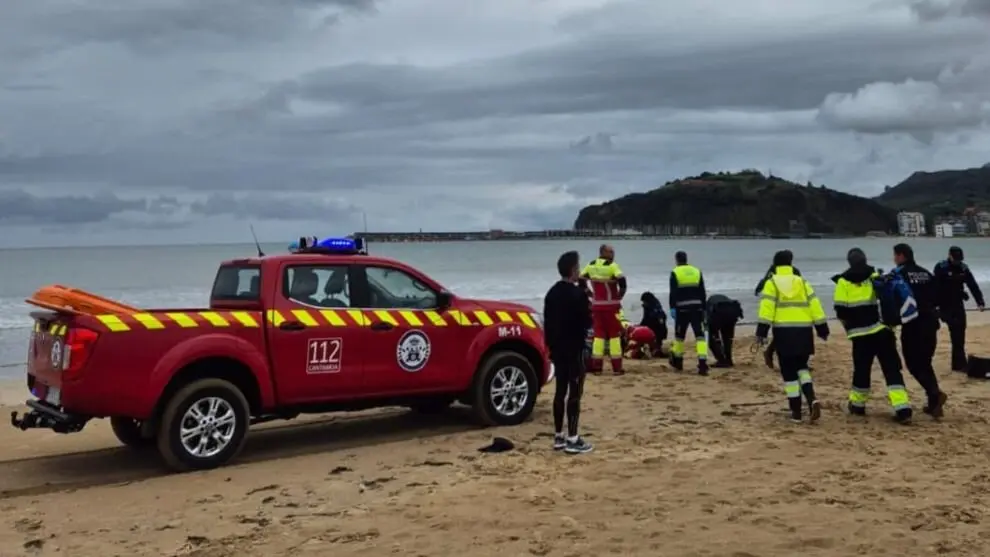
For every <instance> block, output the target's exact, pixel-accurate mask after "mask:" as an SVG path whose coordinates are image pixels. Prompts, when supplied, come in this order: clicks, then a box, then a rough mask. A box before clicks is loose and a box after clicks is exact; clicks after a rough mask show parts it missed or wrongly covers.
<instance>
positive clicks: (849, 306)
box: [833, 271, 887, 338]
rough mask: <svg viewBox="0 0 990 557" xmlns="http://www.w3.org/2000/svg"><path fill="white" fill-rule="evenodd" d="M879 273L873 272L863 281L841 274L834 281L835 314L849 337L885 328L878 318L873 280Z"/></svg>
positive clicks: (878, 308)
mask: <svg viewBox="0 0 990 557" xmlns="http://www.w3.org/2000/svg"><path fill="white" fill-rule="evenodd" d="M879 277H880V274H879V273H877V272H875V271H874V272H873V273H872V274H871V275H870V277H869V278H868V279H866V280H865V281H863V282H853V281H851V280H849V279H847V278H845V277H843V276H841V275H840V276H839V277H837V278H836V281H835V296H834V297H833V300H834V303H835V316H836V317H838V318H839V321H841V322H842V326H843V327H844V328H845V329H846V336H847V337H849V338H856V337H862V336H866V335H872V334H874V333H878V332H880V331H882V330H884V329H886V328H887V327H886V325H884V324H883V321H882V320H881V318H880V306H879V305H878V303H877V302H878V300H877V292H876V289H875V288H874V287H873V280H874V279H876V278H879Z"/></svg>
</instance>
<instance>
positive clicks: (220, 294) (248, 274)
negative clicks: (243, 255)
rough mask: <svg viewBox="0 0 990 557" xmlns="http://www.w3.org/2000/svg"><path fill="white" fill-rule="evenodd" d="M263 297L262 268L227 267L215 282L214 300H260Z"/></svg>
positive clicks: (212, 297) (249, 266)
mask: <svg viewBox="0 0 990 557" xmlns="http://www.w3.org/2000/svg"><path fill="white" fill-rule="evenodd" d="M260 297H261V267H259V266H257V265H225V266H223V267H220V269H219V270H218V271H217V278H216V280H215V281H213V293H212V294H210V298H211V299H213V300H249V301H251V300H258V299H260Z"/></svg>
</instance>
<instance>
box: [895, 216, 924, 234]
mask: <svg viewBox="0 0 990 557" xmlns="http://www.w3.org/2000/svg"><path fill="white" fill-rule="evenodd" d="M897 233H898V234H900V235H901V236H924V235H925V233H926V229H925V215H923V214H921V213H910V212H906V211H902V212H900V213H897Z"/></svg>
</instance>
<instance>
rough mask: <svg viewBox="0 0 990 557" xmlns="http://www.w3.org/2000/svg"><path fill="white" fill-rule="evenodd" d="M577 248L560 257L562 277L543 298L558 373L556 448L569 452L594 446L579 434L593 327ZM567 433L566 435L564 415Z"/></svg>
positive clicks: (545, 328) (546, 333) (545, 326)
mask: <svg viewBox="0 0 990 557" xmlns="http://www.w3.org/2000/svg"><path fill="white" fill-rule="evenodd" d="M579 259H580V258H579V256H578V252H576V251H569V252H566V253H564V254H563V255H561V256H560V258H559V259H558V260H557V271H558V272H559V273H560V280H559V281H558V282H557V283H556V284H554V285H553V286H552V287H551V288H550V290H549V291H548V292H547V295H546V297H545V298H544V299H543V334H544V337H545V339H546V344H547V348H549V349H550V361H551V362H553V366H554V375H555V376H556V381H557V385H556V392H555V393H554V397H553V427H554V436H553V448H554V450H557V451H559V450H563V451H565V452H567V453H568V454H582V453H587V452H591V450H592V446H591V445H590V444H588V443H587V442H585V441H584V439H582V438H581V437H580V435H578V418H579V417H580V414H581V394H582V392H583V391H584V377H585V372H586V371H587V361H586V357H585V347H586V342H587V337H588V329H590V328H591V325H592V323H591V302H590V300H589V299H588V294H587V292H585V290H584V289H582V288H581V287H580V286H578V276H579V274H580V271H581V267H580V261H579ZM565 411H566V417H567V434H566V435H564V417H565Z"/></svg>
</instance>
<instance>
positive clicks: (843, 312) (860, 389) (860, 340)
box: [832, 248, 912, 423]
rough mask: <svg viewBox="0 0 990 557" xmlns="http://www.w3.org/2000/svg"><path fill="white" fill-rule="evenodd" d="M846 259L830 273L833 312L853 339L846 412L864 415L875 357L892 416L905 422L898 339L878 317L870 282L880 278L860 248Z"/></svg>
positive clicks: (908, 418) (907, 404) (907, 416)
mask: <svg viewBox="0 0 990 557" xmlns="http://www.w3.org/2000/svg"><path fill="white" fill-rule="evenodd" d="M846 261H848V262H849V268H848V269H846V270H845V271H843V272H842V273H841V274H838V275H835V276H834V277H832V280H833V281H834V282H835V295H834V296H833V301H834V303H835V316H836V317H837V318H838V319H839V321H840V322H841V323H842V326H843V328H845V330H846V336H847V337H849V340H851V341H852V359H853V377H852V389H851V390H850V391H849V413H850V414H855V415H860V416H863V415H866V403H867V401H869V399H870V374H871V372H872V369H873V360H878V361H879V362H880V370H881V371H883V377H884V380H885V381H886V382H887V397H888V398H889V399H890V405H891V406H892V407H893V409H894V419H896V420H897V421H899V422H902V423H907V422H909V421H911V414H912V411H911V403H910V401H909V399H908V393H907V389H905V388H904V376H903V375H901V356H900V354H898V353H897V339H896V338H895V337H894V332H893V331H891V330H890V327H888V326H887V325H884V323H883V320H882V319H881V316H880V305H879V298H878V296H877V291H876V287H875V286H874V284H873V281H874V280H877V279H879V278H880V273H879V272H877V270H876V268H874V267H873V266H871V265H869V264H867V261H866V254H865V253H863V250H861V249H859V248H853V249H851V250H849V253H848V254H847V256H846Z"/></svg>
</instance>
